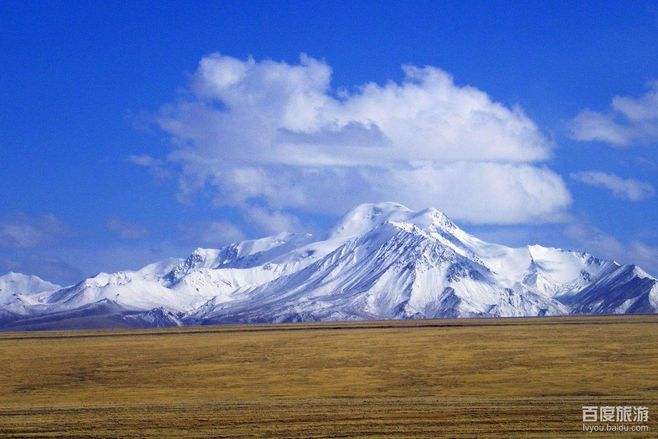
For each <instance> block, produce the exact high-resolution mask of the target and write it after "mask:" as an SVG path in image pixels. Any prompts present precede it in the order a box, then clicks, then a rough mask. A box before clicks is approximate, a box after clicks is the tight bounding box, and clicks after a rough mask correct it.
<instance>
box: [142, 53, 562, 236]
mask: <svg viewBox="0 0 658 439" xmlns="http://www.w3.org/2000/svg"><path fill="white" fill-rule="evenodd" d="M403 73H404V77H403V79H402V80H401V81H399V82H394V81H389V82H387V83H385V84H375V83H367V84H365V85H363V86H360V87H358V88H355V89H353V90H350V91H345V90H340V91H337V90H335V89H334V88H332V86H331V75H332V71H331V68H330V67H329V65H327V64H326V63H325V62H323V61H321V60H316V59H314V58H311V57H308V56H304V55H303V56H302V57H301V59H300V61H299V63H297V64H287V63H284V62H275V61H272V60H263V61H256V60H254V59H252V58H248V59H246V60H240V59H236V58H232V57H228V56H222V55H219V54H214V55H210V56H208V57H206V58H204V59H202V60H201V62H200V64H199V67H198V69H197V71H196V72H195V74H194V75H193V77H192V80H191V82H190V84H189V86H188V88H187V93H185V94H184V95H183V97H182V98H181V99H180V100H179V101H177V102H174V103H172V104H170V105H167V106H166V107H164V108H162V109H161V111H160V112H159V114H158V116H157V123H158V125H159V126H160V128H161V129H162V130H163V131H164V132H165V133H166V134H167V135H168V137H169V139H170V141H171V144H172V146H173V150H172V152H171V153H170V154H169V155H168V156H167V158H166V159H167V161H168V162H169V163H170V164H171V165H174V166H177V167H178V169H179V177H180V188H181V193H182V194H184V195H185V194H190V193H194V192H195V191H198V190H201V189H202V188H206V187H209V188H211V189H212V190H213V191H214V194H215V201H216V203H218V204H226V205H233V206H242V207H244V206H250V205H253V204H254V203H255V202H258V203H259V204H265V205H266V208H267V209H269V210H270V211H282V210H286V209H297V210H299V211H312V212H318V211H319V212H325V213H331V214H335V213H340V212H343V211H345V210H346V209H349V208H351V207H352V206H353V204H355V203H357V202H364V201H378V200H396V201H400V202H402V203H405V204H408V205H410V207H424V206H428V205H433V206H435V207H438V208H440V209H442V210H444V211H446V213H448V214H449V215H451V216H453V217H454V218H455V219H458V220H465V221H470V222H474V223H486V222H493V223H519V222H525V221H537V220H555V219H559V218H560V216H561V215H562V214H563V213H564V210H565V209H566V207H567V206H568V204H569V203H570V201H571V198H570V195H569V192H568V191H567V189H566V187H565V185H564V183H563V181H562V179H561V178H560V177H559V176H558V175H557V174H555V173H554V172H552V171H551V170H550V169H548V168H546V167H545V166H541V165H539V164H538V163H541V162H542V161H545V160H546V159H548V158H549V157H550V154H551V146H552V145H551V142H550V141H549V140H548V139H546V138H545V137H544V136H543V135H542V133H541V132H540V131H539V130H538V128H537V127H536V125H535V124H534V123H533V121H532V120H530V119H529V118H528V117H527V116H526V115H525V114H524V113H523V111H522V110H521V109H520V108H518V107H508V106H505V105H503V104H501V103H498V102H495V101H493V100H492V99H491V98H490V97H489V96H488V95H487V94H486V93H485V92H483V91H480V90H478V89H476V88H474V87H470V86H460V85H457V84H456V83H455V82H454V80H453V79H452V77H451V76H450V75H448V74H447V73H446V72H444V71H442V70H440V69H438V68H435V67H416V66H403ZM139 162H142V163H140V164H142V165H144V166H150V161H149V163H144V160H141V159H140V160H139Z"/></svg>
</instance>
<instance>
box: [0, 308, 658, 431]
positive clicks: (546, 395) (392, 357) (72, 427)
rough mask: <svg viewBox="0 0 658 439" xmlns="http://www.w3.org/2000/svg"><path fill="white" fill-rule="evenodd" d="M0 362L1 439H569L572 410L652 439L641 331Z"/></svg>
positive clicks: (103, 337) (276, 341)
mask: <svg viewBox="0 0 658 439" xmlns="http://www.w3.org/2000/svg"><path fill="white" fill-rule="evenodd" d="M0 361H1V363H2V364H1V369H0V436H3V437H24V436H31V437H34V436H37V437H42V436H55V437H62V436H65V437H80V436H83V437H132V436H139V437H169V436H186V437H198V436H206V435H207V436H213V437H243V436H260V437H263V436H265V437H269V436H285V437H366V436H368V437H389V436H396V437H417V436H422V437H446V436H447V437H500V438H507V437H537V438H540V437H541V438H543V437H581V436H583V435H585V433H583V431H582V425H583V424H582V421H581V416H582V411H581V406H582V405H633V406H638V405H641V406H647V407H649V423H648V424H646V425H648V426H649V428H650V432H648V433H647V432H645V433H640V434H635V433H623V434H621V435H618V436H621V437H656V436H655V435H656V434H657V432H658V422H656V421H657V420H658V317H656V316H637V317H588V318H556V319H549V318H539V319H500V320H459V321H455V320H449V321H446V320H434V321H412V322H371V323H361V324H310V325H279V326H272V325H268V326H224V327H191V328H184V329H172V330H148V331H117V332H101V331H98V332H74V331H72V332H38V333H37V332H31V333H0ZM588 436H590V437H595V436H596V435H595V434H588ZM609 437H612V436H609Z"/></svg>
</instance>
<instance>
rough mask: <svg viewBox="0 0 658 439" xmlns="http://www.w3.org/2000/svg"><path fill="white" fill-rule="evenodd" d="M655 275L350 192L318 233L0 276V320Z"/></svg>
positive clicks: (345, 310)
mask: <svg viewBox="0 0 658 439" xmlns="http://www.w3.org/2000/svg"><path fill="white" fill-rule="evenodd" d="M656 310H658V285H657V282H656V279H655V278H654V277H652V276H650V275H649V274H647V273H646V272H644V271H643V270H642V269H640V268H639V267H636V266H633V265H620V264H618V263H617V262H614V261H605V260H602V259H598V258H596V257H594V256H592V255H590V254H587V253H581V252H574V251H567V250H562V249H557V248H548V247H542V246H539V245H531V246H526V247H520V248H510V247H506V246H503V245H498V244H492V243H487V242H484V241H482V240H480V239H478V238H476V237H474V236H472V235H470V234H468V233H466V232H465V231H464V230H462V229H460V228H459V227H457V225H455V224H454V223H453V222H452V221H451V220H450V219H449V218H448V217H447V216H446V215H444V214H443V213H442V212H440V211H438V210H436V209H432V208H429V209H424V210H421V211H412V210H410V209H408V208H406V207H404V206H402V205H400V204H397V203H379V204H363V205H360V206H357V207H356V208H355V209H353V210H352V211H350V212H349V213H348V214H347V215H345V217H344V218H343V219H342V220H341V221H340V222H339V223H338V224H337V225H336V226H335V227H333V228H332V229H331V230H329V231H328V232H327V233H325V234H324V235H323V236H319V237H314V236H312V235H310V234H294V233H282V234H279V235H276V236H272V237H267V238H262V239H256V240H250V241H243V242H240V243H235V244H231V245H228V246H226V247H223V248H220V249H197V250H195V251H194V252H193V253H192V254H191V255H190V256H189V257H187V258H186V259H184V260H181V259H170V260H166V261H162V262H157V263H154V264H151V265H148V266H146V267H144V268H142V269H140V270H137V271H121V272H118V273H111V274H109V273H99V274H97V275H96V276H93V277H91V278H88V279H85V280H83V281H82V282H80V283H78V284H76V285H73V286H69V287H65V288H62V287H59V286H58V285H55V284H52V283H49V282H46V281H43V280H41V279H39V278H38V277H36V276H26V275H22V274H19V273H9V274H7V275H5V276H2V277H0V327H4V328H12V329H21V328H23V329H34V328H43V329H47V328H49V327H57V328H63V327H71V328H73V327H101V326H102V327H106V326H128V327H157V326H174V325H185V324H210V323H227V322H244V323H251V322H301V321H323V320H367V319H422V318H440V317H510V316H519V317H520V316H543V315H566V314H627V313H632V314H638V313H655V312H656Z"/></svg>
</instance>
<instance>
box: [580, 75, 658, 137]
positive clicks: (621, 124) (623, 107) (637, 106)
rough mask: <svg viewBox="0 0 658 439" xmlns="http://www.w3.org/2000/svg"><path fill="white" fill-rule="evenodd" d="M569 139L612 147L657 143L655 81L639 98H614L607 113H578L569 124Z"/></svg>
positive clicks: (656, 95) (657, 97)
mask: <svg viewBox="0 0 658 439" xmlns="http://www.w3.org/2000/svg"><path fill="white" fill-rule="evenodd" d="M571 135H572V137H573V138H574V139H576V140H581V141H601V142H605V143H609V144H611V145H614V146H620V147H624V146H629V145H631V144H632V143H635V142H640V143H647V142H655V141H657V140H658V81H652V82H651V83H650V84H649V90H648V91H647V92H646V93H645V94H644V95H643V96H640V97H638V98H635V97H630V96H615V97H614V98H612V102H611V104H610V109H609V110H608V111H607V112H596V111H591V110H583V111H581V112H580V113H579V114H578V115H577V116H576V117H575V118H574V120H573V121H572V126H571Z"/></svg>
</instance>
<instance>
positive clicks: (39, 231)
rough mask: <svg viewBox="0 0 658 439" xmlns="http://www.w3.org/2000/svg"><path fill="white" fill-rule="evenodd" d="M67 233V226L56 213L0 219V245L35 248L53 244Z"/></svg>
mask: <svg viewBox="0 0 658 439" xmlns="http://www.w3.org/2000/svg"><path fill="white" fill-rule="evenodd" d="M65 233H66V227H65V226H64V224H63V223H62V222H61V221H60V220H59V219H58V218H57V217H56V216H54V215H51V214H47V215H41V216H36V217H30V216H27V215H17V216H15V217H12V218H5V219H4V220H2V221H0V246H2V247H8V248H33V247H37V246H41V245H47V244H51V243H53V242H55V241H57V240H59V239H60V238H61V237H62V236H63V235H64V234H65Z"/></svg>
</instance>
